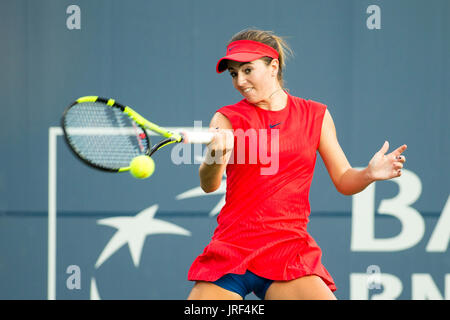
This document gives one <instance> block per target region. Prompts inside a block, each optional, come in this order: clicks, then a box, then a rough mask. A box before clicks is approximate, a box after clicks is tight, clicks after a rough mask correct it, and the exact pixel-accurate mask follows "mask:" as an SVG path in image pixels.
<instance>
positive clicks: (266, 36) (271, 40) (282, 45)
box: [228, 29, 292, 87]
mask: <svg viewBox="0 0 450 320" xmlns="http://www.w3.org/2000/svg"><path fill="white" fill-rule="evenodd" d="M238 40H253V41H258V42H261V43H264V44H266V45H268V46H270V47H272V48H274V49H275V50H277V52H278V61H279V62H280V65H279V68H278V75H277V79H278V81H279V82H280V85H281V87H284V81H283V69H284V67H285V65H286V63H285V61H286V57H287V55H292V50H291V48H290V47H289V45H288V44H287V43H286V40H284V39H283V38H282V37H280V36H277V35H275V34H274V33H273V32H272V31H265V30H258V29H245V30H242V31H240V32H238V33H236V34H235V35H234V36H233V37H232V38H231V40H230V42H229V43H228V44H230V43H231V42H233V41H238ZM262 59H263V60H264V61H265V62H266V64H267V65H269V64H270V62H271V61H272V60H273V59H272V58H270V57H263V58H262Z"/></svg>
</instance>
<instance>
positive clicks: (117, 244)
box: [95, 205, 191, 268]
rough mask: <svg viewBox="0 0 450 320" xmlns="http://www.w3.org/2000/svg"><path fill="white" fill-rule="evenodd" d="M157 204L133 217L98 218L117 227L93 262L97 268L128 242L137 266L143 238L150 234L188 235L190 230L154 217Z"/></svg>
mask: <svg viewBox="0 0 450 320" xmlns="http://www.w3.org/2000/svg"><path fill="white" fill-rule="evenodd" d="M157 210H158V205H153V206H151V207H149V208H147V209H145V210H142V211H141V212H139V213H138V214H137V215H136V216H134V217H113V218H106V219H101V220H98V221H97V223H98V224H101V225H105V226H110V227H113V228H116V229H117V232H116V233H115V234H114V236H113V237H112V238H111V240H109V242H108V244H107V245H106V246H105V248H104V249H103V251H102V253H101V254H100V256H99V257H98V259H97V262H96V263H95V268H99V267H100V266H101V265H102V264H103V262H105V261H106V260H107V259H108V258H109V257H111V256H112V255H113V254H114V253H115V252H116V251H117V250H118V249H119V248H121V247H122V246H123V245H125V244H126V243H128V247H129V249H130V253H131V258H132V259H133V263H134V266H135V267H138V266H139V262H140V259H141V254H142V248H143V246H144V242H145V238H146V237H147V236H148V235H151V234H161V233H164V234H178V235H183V236H190V235H191V232H190V231H188V230H186V229H184V228H181V227H179V226H177V225H175V224H173V223H170V222H166V221H163V220H159V219H155V218H154V216H155V213H156V211H157Z"/></svg>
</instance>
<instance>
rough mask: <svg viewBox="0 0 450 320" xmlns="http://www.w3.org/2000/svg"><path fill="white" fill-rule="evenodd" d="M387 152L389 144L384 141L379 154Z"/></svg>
mask: <svg viewBox="0 0 450 320" xmlns="http://www.w3.org/2000/svg"><path fill="white" fill-rule="evenodd" d="M388 150H389V142H388V141H385V142H384V144H383V146H382V147H381V149H380V151H379V152H380V153H381V154H385V153H386V152H387V151H388Z"/></svg>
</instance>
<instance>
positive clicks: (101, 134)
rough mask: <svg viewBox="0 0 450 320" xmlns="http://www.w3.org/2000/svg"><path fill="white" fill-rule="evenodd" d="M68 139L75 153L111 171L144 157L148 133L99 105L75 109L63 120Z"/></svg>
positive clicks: (120, 112) (69, 111) (70, 110)
mask: <svg viewBox="0 0 450 320" xmlns="http://www.w3.org/2000/svg"><path fill="white" fill-rule="evenodd" d="M64 126H65V129H66V136H67V139H68V140H69V143H70V144H71V145H72V147H73V149H74V150H75V152H76V153H78V154H79V155H80V156H81V157H82V158H84V159H85V160H87V161H89V162H91V163H92V164H94V165H96V166H99V167H102V168H105V169H111V170H118V169H119V168H123V167H128V166H129V164H130V161H131V160H132V159H133V158H134V157H136V156H138V155H142V154H145V153H146V152H147V150H148V149H149V141H148V140H147V139H148V138H147V135H146V133H145V131H144V130H143V129H142V128H141V127H139V126H137V125H136V124H135V123H134V122H133V121H132V120H131V119H130V118H129V117H128V116H127V115H125V114H124V113H122V111H121V110H119V109H117V108H114V107H110V106H107V105H105V104H103V103H99V102H84V103H79V104H76V105H74V106H72V107H71V108H70V109H69V110H68V111H67V113H66V115H65V118H64Z"/></svg>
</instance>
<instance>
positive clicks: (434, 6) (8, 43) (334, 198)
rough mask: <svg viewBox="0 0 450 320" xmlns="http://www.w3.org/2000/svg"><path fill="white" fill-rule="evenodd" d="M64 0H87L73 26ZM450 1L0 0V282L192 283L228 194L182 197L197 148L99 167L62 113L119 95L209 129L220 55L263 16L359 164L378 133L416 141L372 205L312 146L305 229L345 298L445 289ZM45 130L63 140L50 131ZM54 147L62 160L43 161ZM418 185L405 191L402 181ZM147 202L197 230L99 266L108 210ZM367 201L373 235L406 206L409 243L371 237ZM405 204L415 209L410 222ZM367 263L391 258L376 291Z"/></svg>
mask: <svg viewBox="0 0 450 320" xmlns="http://www.w3.org/2000/svg"><path fill="white" fill-rule="evenodd" d="M70 5H77V6H78V8H80V19H81V20H80V27H81V28H80V29H70V28H68V24H67V22H68V21H69V26H70V22H71V21H72V19H73V18H74V13H73V12H72V11H69V13H67V11H66V10H67V9H68V7H69V6H70ZM371 5H377V6H378V8H379V9H380V16H379V17H380V20H379V21H380V27H381V28H380V29H370V28H368V24H367V21H368V20H369V22H370V21H372V20H371V19H372V18H373V12H370V11H369V13H368V12H367V9H368V7H369V6H371ZM449 17H450V2H449V1H447V0H431V1H425V0H414V1H412V0H396V1H380V0H371V1H366V0H341V1H335V0H315V1H312V0H308V1H307V0H302V1H300V0H296V1H293V0H292V1H288V0H280V1H268V0H258V1H256V0H255V1H242V0H240V1H234V0H230V1H227V3H226V5H225V4H224V3H223V2H220V1H201V0H186V1H181V0H176V1H175V0H171V1H162V0H161V1H143V0H142V1H138V0H132V1H115V0H112V1H106V0H102V1H101V0H97V1H79V0H78V1H77V0H75V1H64V0H63V1H56V0H45V1H44V0H43V1H20V0H2V1H1V2H0V43H1V50H0V98H1V99H0V108H1V111H2V115H1V116H0V139H1V143H0V155H1V156H0V298H1V299H47V298H56V299H90V298H101V299H185V298H186V297H187V295H188V293H189V290H190V288H191V287H192V283H190V282H188V281H187V271H188V268H189V266H190V264H191V263H192V261H193V260H194V259H195V257H196V256H197V255H198V254H200V253H201V252H202V250H203V248H204V246H205V245H206V244H207V243H208V242H209V239H210V237H211V235H212V232H213V230H214V227H215V226H216V220H215V219H216V216H215V215H214V214H213V215H211V214H210V212H211V210H213V208H214V207H215V206H216V205H217V204H218V203H219V201H221V199H222V198H223V193H220V192H219V193H215V194H212V195H208V196H205V195H204V194H199V195H198V196H196V197H190V198H183V197H182V198H180V197H177V196H179V195H180V194H182V193H184V192H186V191H188V190H191V189H193V188H196V187H198V185H199V182H198V164H184V165H175V164H174V163H172V162H171V161H168V160H169V159H170V157H171V149H170V148H169V149H166V150H161V151H160V152H158V153H157V154H156V155H155V161H156V165H157V170H156V172H155V174H154V175H153V176H152V177H151V178H150V179H147V180H143V181H138V180H136V179H133V178H132V177H131V176H130V175H128V174H122V175H113V174H108V173H102V172H97V171H95V170H92V169H90V168H88V167H86V166H84V165H83V164H81V163H79V162H78V161H77V160H76V159H74V157H73V156H72V154H70V153H69V150H68V148H67V147H66V146H65V145H64V142H63V139H62V137H61V136H60V135H58V132H57V131H52V130H53V129H50V128H53V127H59V121H60V116H61V114H62V112H63V110H64V109H65V107H66V106H67V105H68V104H69V103H70V102H72V101H73V100H75V99H76V98H78V97H80V96H84V95H99V96H106V97H113V98H115V99H116V100H118V101H120V102H122V103H124V104H127V105H129V106H132V107H134V108H135V109H137V110H138V111H139V112H141V113H142V114H143V115H144V116H146V117H151V118H152V119H153V120H154V121H155V122H157V123H159V124H161V125H163V126H169V127H176V126H193V125H194V120H196V121H202V122H203V126H205V127H206V126H207V125H208V123H209V120H210V118H211V116H212V115H213V114H214V112H215V110H217V109H218V108H220V107H221V106H223V105H227V104H231V103H234V102H236V101H238V100H240V99H241V97H240V96H239V95H238V93H236V92H235V90H234V89H233V87H232V85H231V81H230V77H229V76H228V75H227V74H222V75H218V74H216V73H215V65H216V62H217V60H218V59H219V58H220V57H221V56H223V54H224V52H225V47H226V43H227V41H228V40H229V39H230V38H231V36H232V35H233V34H235V33H236V32H238V31H240V30H242V29H244V28H247V27H256V28H260V29H265V30H273V31H274V32H275V33H277V34H279V35H282V36H285V37H286V39H287V41H288V42H289V44H290V45H291V47H292V49H293V51H294V53H295V55H294V57H292V58H291V59H290V60H288V62H287V69H286V73H285V78H286V82H287V87H288V88H289V90H290V92H291V94H293V95H296V96H300V97H303V98H306V99H313V100H316V101H320V102H322V103H324V104H327V106H328V108H329V110H330V112H331V114H332V116H333V118H334V121H335V125H336V128H337V133H338V138H339V141H340V144H341V146H342V148H343V150H344V152H345V153H346V155H347V157H348V159H349V161H350V163H351V164H352V166H354V167H363V166H366V165H367V164H368V161H369V160H370V159H371V157H372V156H373V154H374V153H375V152H377V151H378V150H379V149H380V148H381V146H382V145H383V142H384V141H385V140H388V141H389V142H390V146H391V147H390V151H392V150H393V149H394V148H396V147H398V146H400V145H402V144H404V143H406V144H407V145H408V149H407V151H406V152H405V155H406V158H407V162H406V167H405V168H406V170H405V173H406V174H405V175H404V176H402V177H401V178H399V179H395V180H392V181H384V182H377V183H376V187H375V185H373V187H375V189H374V190H373V200H374V201H373V204H370V203H369V202H367V201H366V202H364V201H363V202H364V203H365V207H364V208H365V209H364V210H368V211H365V212H361V211H358V210H356V208H355V205H354V203H355V201H358V199H362V198H358V196H360V197H363V196H364V194H365V195H369V193H370V192H372V189H371V190H365V191H364V192H363V193H362V194H360V195H357V196H353V197H347V196H343V195H341V194H339V193H338V192H337V191H336V190H335V188H334V186H333V184H332V182H331V180H330V178H329V176H328V173H327V171H326V169H325V167H324V165H323V162H322V160H321V159H320V157H318V160H317V165H316V172H315V176H314V180H313V183H312V187H311V194H310V201H311V208H312V213H311V222H310V225H309V231H310V233H311V234H312V235H313V236H314V238H315V239H316V241H317V242H318V243H319V245H320V246H321V247H322V249H323V253H324V254H323V262H324V264H325V266H326V267H327V269H328V270H329V272H330V273H331V274H332V276H333V277H334V279H335V281H336V284H337V287H338V291H336V295H337V297H338V298H340V299H349V298H354V299H357V298H358V299H362V298H376V297H384V298H398V299H412V298H427V297H428V298H435V299H437V298H446V299H450V257H449V252H448V242H449V233H450V231H449V230H450V201H449V189H450V188H449V177H450V175H449V170H448V164H449V163H450V148H449V146H450V139H449V136H450V134H449V120H450V111H449V110H450V64H449V60H450V59H449V57H450V20H449ZM369 25H370V23H369ZM49 137H54V138H55V139H56V140H54V141H55V143H54V144H53V145H52V142H51V139H49ZM52 146H53V147H55V150H56V159H57V161H56V167H51V166H50V167H49V148H52ZM192 159H193V157H192ZM193 160H194V159H193ZM52 168H53V169H54V170H56V174H57V176H56V177H57V178H56V192H55V193H54V195H55V196H56V200H55V202H52V203H56V212H57V219H56V230H57V233H56V239H55V241H54V245H55V246H56V255H55V256H54V257H53V258H54V259H55V266H56V269H55V272H53V273H52V272H49V267H50V264H49V260H48V258H49V254H50V252H49V251H48V241H49V240H48V235H49V232H51V230H50V228H49V227H48V217H49V203H50V202H51V201H49V194H50V193H51V190H49V182H50V179H49V173H50V172H51V170H52ZM161 184H164V186H165V187H164V188H161V187H159V186H160V185H161ZM414 192H416V193H417V196H416V197H414V199H412V200H411V202H410V203H407V204H405V203H402V201H401V200H400V198H401V197H400V198H399V197H397V196H399V195H402V196H405V195H406V196H407V195H411V194H413V193H414ZM386 199H394V200H393V202H394V204H395V203H397V204H398V206H395V205H394V206H393V208H394V209H392V210H391V215H381V212H379V211H380V205H381V204H382V202H383V200H386ZM153 205H158V209H157V212H156V213H155V216H154V218H155V219H157V220H163V221H166V222H170V223H172V224H175V225H177V226H179V227H181V228H183V229H184V230H186V232H189V235H180V234H172V233H162V234H152V235H149V236H148V237H146V238H145V242H144V244H143V247H142V250H140V252H139V253H140V260H139V263H138V264H135V263H133V259H132V256H131V253H130V252H131V251H130V249H129V246H128V245H127V244H125V245H124V246H122V247H120V248H118V250H117V251H115V252H114V253H113V254H111V255H110V256H109V257H108V259H106V260H105V261H104V262H103V263H101V265H97V266H96V262H97V261H98V258H99V256H100V255H101V253H102V252H103V250H104V249H105V248H106V247H107V246H108V245H110V243H111V242H110V241H111V239H112V238H113V237H114V235H115V233H116V231H117V229H115V228H113V227H110V226H107V225H104V224H101V221H102V219H107V218H112V217H128V218H133V217H135V216H136V215H137V214H138V213H139V212H141V211H142V210H144V209H146V208H149V207H151V206H153ZM405 207H408V208H409V209H410V210H406V211H405V210H403V209H404V208H405ZM395 208H397V209H395ZM367 212H369V214H368V215H369V216H370V212H373V214H374V216H375V222H374V224H373V226H372V230H373V232H374V237H375V238H376V239H393V238H394V237H396V236H398V235H402V236H403V235H405V234H406V231H407V230H413V229H414V226H413V225H414V223H413V222H411V221H412V220H414V219H408V215H410V216H411V217H412V218H414V217H415V218H416V220H417V218H418V219H419V221H423V222H424V226H425V228H424V230H423V234H420V235H419V236H418V238H417V239H415V240H414V239H412V240H411V239H410V245H409V246H408V245H407V246H406V247H404V248H402V249H395V248H394V249H393V246H390V245H389V246H386V247H385V248H381V249H380V248H378V249H374V248H372V249H371V248H370V246H369V247H367V246H366V248H361V247H363V246H364V245H362V244H361V242H360V241H361V239H360V238H358V237H357V236H356V235H355V234H356V231H355V224H352V222H353V223H354V222H355V217H356V216H357V215H358V216H360V217H365V216H367ZM399 212H406V218H405V220H404V221H402V220H399V219H398V218H397V215H398V214H399ZM408 221H409V222H408ZM438 222H439V223H438ZM150 224H151V222H150ZM419 225H420V223H419ZM415 226H416V227H417V226H418V225H417V224H416V225H415ZM417 228H419V227H417ZM419 229H420V228H419ZM419 229H418V230H419ZM433 234H435V236H434V238H435V240H433V241H434V242H433V241H431V240H432V238H433ZM404 237H405V239H406V238H408V237H407V236H406V235H405V236H404ZM406 240H408V239H406ZM430 242H431V244H430ZM352 243H355V244H356V245H352ZM358 243H359V244H360V246H359V247H360V248H359V249H358V245H357V244H358ZM435 243H438V245H433V244H435ZM394 247H395V245H394ZM433 248H434V249H433ZM436 248H437V249H436ZM439 248H440V249H439ZM53 258H52V257H51V258H50V260H51V259H53ZM51 261H53V260H51ZM71 265H76V266H78V267H79V270H80V274H81V288H80V289H70V288H69V287H68V286H67V280H69V281H70V279H72V278H70V277H71V274H70V273H67V272H66V270H67V267H68V266H71ZM370 266H376V267H377V268H378V269H377V270H378V271H380V272H381V273H379V274H375V275H374V276H375V277H376V278H375V279H378V280H379V281H380V283H382V284H383V285H382V286H381V287H378V288H377V289H373V290H368V289H367V286H363V287H361V283H363V284H364V281H365V280H364V279H366V278H367V277H369V279H372V278H370V277H371V276H373V275H371V274H370V272H369V273H368V268H369V269H370ZM49 277H50V278H52V279H54V281H55V282H54V283H55V286H54V288H55V290H54V291H53V292H54V293H53V294H50V293H49V292H52V289H50V290H49V284H48V280H49ZM361 277H362V278H361ZM364 277H366V278H364ZM355 279H363V280H362V282H361V281H360V282H358V281H357V280H355ZM399 283H400V287H399ZM50 287H51V285H50ZM365 293H366V294H367V296H365ZM250 298H254V297H252V296H251V297H250Z"/></svg>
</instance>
